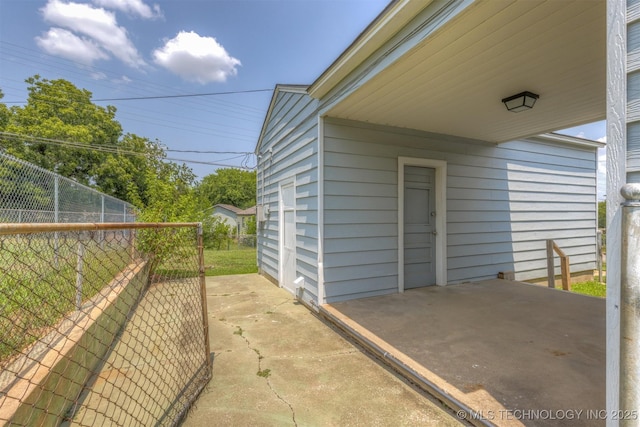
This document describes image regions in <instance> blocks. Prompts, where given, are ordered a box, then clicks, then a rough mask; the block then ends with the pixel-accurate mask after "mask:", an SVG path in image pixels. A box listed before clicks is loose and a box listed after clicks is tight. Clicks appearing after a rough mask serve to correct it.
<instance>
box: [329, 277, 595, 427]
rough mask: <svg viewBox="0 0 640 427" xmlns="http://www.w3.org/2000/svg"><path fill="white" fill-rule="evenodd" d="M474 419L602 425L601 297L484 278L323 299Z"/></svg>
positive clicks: (356, 331)
mask: <svg viewBox="0 0 640 427" xmlns="http://www.w3.org/2000/svg"><path fill="white" fill-rule="evenodd" d="M320 311H321V313H322V315H323V316H325V317H326V318H327V319H328V320H329V321H331V322H333V323H334V324H336V325H337V326H338V327H340V328H341V329H343V330H344V331H345V332H346V333H347V334H349V335H351V336H352V337H353V338H354V339H356V340H357V341H359V342H360V343H361V344H362V345H364V346H365V347H367V348H368V349H369V350H372V351H373V352H374V353H376V354H377V355H378V356H379V357H380V358H381V359H382V360H383V361H385V362H386V363H388V364H390V365H392V366H393V367H394V368H396V369H398V370H399V371H400V372H401V373H402V374H404V375H405V376H407V377H409V378H411V379H412V380H413V381H414V382H416V383H417V384H418V385H420V386H421V387H423V388H425V389H427V390H428V391H430V392H431V393H433V394H435V395H436V396H438V397H439V398H440V399H441V400H443V401H444V402H445V403H446V404H448V405H450V406H451V407H453V408H455V409H462V410H465V411H466V415H465V416H466V417H467V418H468V419H469V421H471V422H472V423H473V424H477V425H486V424H489V425H491V424H495V425H523V424H524V425H536V426H547V425H548V426H551V425H553V426H557V425H576V423H577V424H579V425H585V426H587V425H588V426H600V425H604V424H605V416H604V415H605V414H606V411H605V408H606V402H605V400H606V399H605V379H606V366H605V354H606V345H605V300H603V299H600V298H595V297H588V296H583V295H578V294H573V293H570V292H565V291H560V290H555V289H550V288H545V287H541V286H536V285H531V284H527V283H522V282H512V281H506V280H499V279H495V280H487V281H482V282H475V283H464V284H459V285H450V286H444V287H440V286H433V287H426V288H419V289H413V290H408V291H406V292H404V293H401V294H394V295H387V296H380V297H372V298H364V299H356V300H350V301H344V302H339V303H334V304H326V305H324V306H322V307H321V308H320Z"/></svg>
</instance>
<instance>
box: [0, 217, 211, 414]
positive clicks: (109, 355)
mask: <svg viewBox="0 0 640 427" xmlns="http://www.w3.org/2000/svg"><path fill="white" fill-rule="evenodd" d="M210 376H211V357H210V350H209V342H208V323H207V308H206V294H205V289H204V262H203V246H202V227H201V226H200V225H199V224H167V223H164V224H144V223H135V224H132V223H129V224H125V223H120V224H114V223H111V224H0V425H9V426H14V425H29V426H51V425H78V426H104V425H119V426H124V425H147V426H149V425H154V426H162V425H176V424H178V423H179V422H180V421H181V419H182V417H183V416H184V415H185V413H186V411H187V410H188V408H189V407H190V405H191V404H192V403H193V402H194V401H195V399H196V398H197V396H198V394H199V393H200V391H202V389H203V388H204V386H205V385H206V383H207V382H208V380H209V378H210Z"/></svg>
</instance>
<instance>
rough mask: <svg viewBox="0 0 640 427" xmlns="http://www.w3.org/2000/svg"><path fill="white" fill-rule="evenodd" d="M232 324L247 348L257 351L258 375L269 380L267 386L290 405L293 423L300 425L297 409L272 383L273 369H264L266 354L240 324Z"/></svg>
mask: <svg viewBox="0 0 640 427" xmlns="http://www.w3.org/2000/svg"><path fill="white" fill-rule="evenodd" d="M232 326H234V327H235V328H236V331H235V332H234V334H235V335H239V336H240V337H241V338H242V339H243V340H244V341H245V342H246V343H247V348H248V349H249V350H252V351H254V352H255V353H256V355H257V356H258V372H257V373H256V375H258V376H260V377H263V378H264V379H265V380H266V381H267V386H268V387H269V390H271V392H272V393H273V395H274V396H275V397H277V398H278V399H279V400H281V401H282V402H283V403H284V404H285V405H287V406H288V407H289V410H290V411H291V420H292V421H293V425H294V426H296V427H298V422H297V421H296V411H295V410H294V409H293V406H292V405H291V403H289V402H288V401H287V400H286V399H285V398H284V397H282V396H281V395H280V393H278V392H277V391H276V390H275V389H274V388H273V385H272V384H271V381H270V380H269V375H271V370H270V369H262V359H264V356H263V355H262V354H260V350H258V349H257V348H254V347H252V346H251V342H249V339H248V338H247V337H245V336H244V335H243V332H244V331H243V329H242V328H241V327H240V326H236V325H232Z"/></svg>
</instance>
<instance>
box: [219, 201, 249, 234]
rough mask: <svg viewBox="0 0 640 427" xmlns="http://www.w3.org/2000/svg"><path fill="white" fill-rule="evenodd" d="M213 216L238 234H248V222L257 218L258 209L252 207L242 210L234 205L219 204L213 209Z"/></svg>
mask: <svg viewBox="0 0 640 427" xmlns="http://www.w3.org/2000/svg"><path fill="white" fill-rule="evenodd" d="M212 215H213V216H215V217H217V218H220V219H221V220H222V221H224V222H225V223H227V224H228V225H229V226H231V227H232V229H233V230H235V232H236V234H237V235H238V236H239V235H242V234H246V231H247V224H248V223H247V221H249V219H250V218H252V217H255V215H256V207H255V206H252V207H250V208H247V209H240V208H237V207H235V206H233V205H226V204H217V205H215V206H214V207H213V213H212Z"/></svg>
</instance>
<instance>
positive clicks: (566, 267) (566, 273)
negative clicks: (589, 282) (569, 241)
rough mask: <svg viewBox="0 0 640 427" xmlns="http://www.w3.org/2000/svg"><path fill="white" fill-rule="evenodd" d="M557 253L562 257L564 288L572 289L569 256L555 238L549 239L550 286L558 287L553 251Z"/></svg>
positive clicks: (561, 269) (548, 265)
mask: <svg viewBox="0 0 640 427" xmlns="http://www.w3.org/2000/svg"><path fill="white" fill-rule="evenodd" d="M554 252H555V253H557V254H558V256H559V257H560V272H561V275H562V289H563V290H565V291H570V290H571V269H570V264H569V256H568V255H566V254H565V253H564V251H563V250H562V249H560V246H558V245H557V244H556V242H554V241H553V240H551V239H549V240H547V280H548V282H549V287H550V288H555V287H556V274H555V263H554V256H553V253H554Z"/></svg>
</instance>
